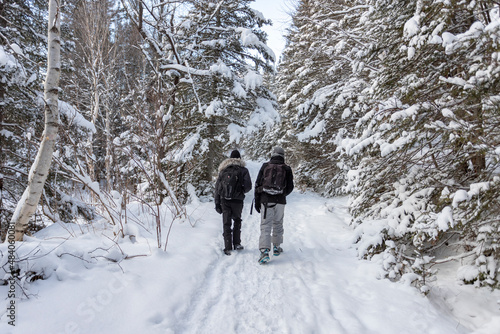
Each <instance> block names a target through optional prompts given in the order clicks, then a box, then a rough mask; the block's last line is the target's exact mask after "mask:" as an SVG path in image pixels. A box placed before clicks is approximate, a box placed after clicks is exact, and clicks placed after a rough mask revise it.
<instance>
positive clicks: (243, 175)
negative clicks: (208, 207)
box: [214, 158, 252, 207]
mask: <svg viewBox="0 0 500 334" xmlns="http://www.w3.org/2000/svg"><path fill="white" fill-rule="evenodd" d="M229 166H239V169H240V177H239V180H242V182H241V190H240V191H239V192H237V193H236V196H235V198H234V199H232V201H241V202H242V201H243V200H244V199H245V193H247V192H249V191H250V190H251V189H252V180H251V179H250V173H249V172H248V169H247V168H246V167H245V161H243V160H241V159H235V158H229V159H226V160H224V161H223V162H222V163H221V164H220V166H219V177H218V178H217V182H216V183H215V193H214V199H215V206H216V207H217V206H220V203H221V199H222V198H221V196H220V175H221V172H222V171H223V170H224V169H226V168H227V167H229Z"/></svg>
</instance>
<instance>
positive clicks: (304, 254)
mask: <svg viewBox="0 0 500 334" xmlns="http://www.w3.org/2000/svg"><path fill="white" fill-rule="evenodd" d="M249 205H250V202H248V203H247V206H246V207H247V208H248V207H249ZM245 212H246V214H244V222H245V223H244V227H243V232H242V241H243V243H244V245H245V246H246V249H245V250H243V251H240V252H233V255H232V256H225V255H220V256H219V257H217V258H216V259H214V262H213V263H212V264H211V266H210V267H209V270H208V271H207V272H206V279H205V280H203V281H202V282H201V284H200V285H199V286H198V287H197V288H196V289H195V290H194V291H193V293H192V295H191V299H190V300H189V301H188V302H187V303H186V305H184V307H183V310H182V312H181V313H180V314H179V320H181V319H182V320H181V321H179V323H177V324H175V325H174V326H173V328H172V330H173V332H174V333H339V334H341V333H398V334H400V333H416V334H417V333H436V334H437V333H439V334H442V333H458V331H457V324H456V323H454V322H453V321H450V322H447V321H446V320H443V319H442V316H441V315H440V314H439V313H438V312H436V311H435V310H434V309H433V307H432V306H431V305H430V304H429V302H428V300H426V299H425V298H422V297H421V296H420V295H418V293H417V292H416V291H414V290H413V289H411V288H408V287H405V286H402V285H398V284H393V283H390V282H388V281H386V280H382V281H381V280H377V279H376V278H375V276H376V275H375V273H374V271H376V270H377V269H376V267H375V266H372V265H370V264H367V263H364V262H359V261H358V260H357V259H356V254H355V250H354V249H353V248H352V231H351V230H350V228H348V227H347V226H346V224H345V221H346V220H348V219H349V216H348V214H347V213H346V207H345V201H344V200H336V201H331V202H330V205H328V206H327V205H325V199H324V198H320V197H319V196H314V195H311V194H309V195H301V194H299V193H297V192H296V193H294V194H293V195H291V196H290V198H289V205H288V206H287V208H286V218H285V220H286V224H285V228H286V231H285V242H284V244H283V248H284V253H283V254H281V255H280V256H278V257H275V256H271V262H269V263H268V264H266V265H260V264H258V262H257V258H258V255H259V254H258V253H259V252H258V250H257V245H258V237H259V221H258V215H257V216H255V214H254V216H253V217H252V216H250V215H249V214H248V210H245ZM214 243H215V244H218V246H219V248H220V246H221V245H222V241H221V240H220V241H219V242H214Z"/></svg>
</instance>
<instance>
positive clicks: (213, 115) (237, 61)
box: [167, 0, 279, 193]
mask: <svg viewBox="0 0 500 334" xmlns="http://www.w3.org/2000/svg"><path fill="white" fill-rule="evenodd" d="M251 2H252V1H248V0H237V1H230V0H219V1H215V0H212V1H210V0H196V1H189V2H187V3H189V4H190V8H189V12H188V14H187V15H186V16H185V17H183V18H182V22H181V25H180V28H179V30H178V35H179V41H180V45H181V46H180V49H181V52H180V53H181V55H182V57H183V59H185V65H187V66H189V68H190V69H191V70H190V71H188V75H185V74H184V75H183V78H182V80H181V82H180V84H179V87H180V94H179V96H178V103H177V105H176V107H175V110H174V112H172V114H171V115H170V114H169V117H172V125H173V126H172V127H171V132H170V133H171V134H170V138H175V141H174V142H171V143H170V144H172V145H173V147H174V148H175V149H173V150H171V151H170V152H169V154H170V157H169V159H170V160H171V162H173V163H177V164H178V166H179V167H178V173H179V178H182V182H183V183H193V184H194V185H195V186H196V187H197V188H198V190H200V191H201V192H203V193H207V191H210V189H211V182H212V180H213V176H214V175H215V173H216V172H217V167H218V164H219V163H220V161H221V160H222V159H223V158H224V155H225V154H226V153H227V151H228V149H230V148H232V147H236V146H238V145H239V146H243V145H242V144H241V142H242V139H243V138H245V136H248V135H251V134H252V133H253V132H255V131H257V130H258V129H260V128H262V127H270V125H272V124H273V122H275V121H276V120H277V119H278V118H279V117H278V114H277V112H276V111H275V102H274V100H275V99H274V96H273V95H272V94H271V92H270V90H269V89H268V88H267V87H266V86H265V85H264V82H263V75H264V74H265V73H269V72H272V70H273V68H272V63H273V62H274V53H273V52H272V50H271V49H270V48H269V47H268V46H267V45H266V34H265V32H264V31H263V30H261V28H262V26H263V25H264V24H269V21H267V20H266V19H265V18H264V17H263V16H262V14H261V13H260V12H258V11H255V10H253V9H251V8H250V3H251ZM167 68H168V66H167ZM172 69H175V68H174V67H172ZM179 144H181V146H179ZM204 183H205V184H207V185H210V187H208V188H206V189H204V186H203V184H204Z"/></svg>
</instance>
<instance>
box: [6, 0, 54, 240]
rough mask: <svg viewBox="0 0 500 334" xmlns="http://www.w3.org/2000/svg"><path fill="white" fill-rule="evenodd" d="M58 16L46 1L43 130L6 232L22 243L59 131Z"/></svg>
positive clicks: (43, 183) (51, 1)
mask: <svg viewBox="0 0 500 334" xmlns="http://www.w3.org/2000/svg"><path fill="white" fill-rule="evenodd" d="M60 25H61V13H60V11H59V0H49V20H48V55H47V77H46V79H45V87H44V94H45V128H44V131H43V137H42V142H41V145H40V148H39V150H38V154H37V156H36V158H35V161H34V162H33V165H32V166H31V169H30V173H29V176H28V186H27V188H26V190H25V191H24V194H23V196H22V197H21V200H20V201H19V203H17V207H16V210H15V211H14V215H13V216H12V220H11V224H10V226H9V228H14V231H15V240H16V241H22V240H23V237H24V233H25V231H26V228H27V226H28V223H29V220H30V218H31V217H32V216H33V214H34V213H35V211H36V208H37V206H38V202H39V201H40V197H41V195H42V190H43V187H44V185H45V181H46V180H47V176H48V174H49V169H50V163H51V162H52V153H53V152H54V144H55V142H56V138H57V132H58V130H59V110H58V96H59V76H60V72H61V68H60V66H61V61H60V49H61V42H60Z"/></svg>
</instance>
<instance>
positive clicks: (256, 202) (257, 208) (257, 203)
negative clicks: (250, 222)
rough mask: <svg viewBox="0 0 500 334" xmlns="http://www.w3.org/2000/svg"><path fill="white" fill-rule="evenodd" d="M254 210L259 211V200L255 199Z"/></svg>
mask: <svg viewBox="0 0 500 334" xmlns="http://www.w3.org/2000/svg"><path fill="white" fill-rule="evenodd" d="M255 211H257V212H258V213H260V201H255Z"/></svg>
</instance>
